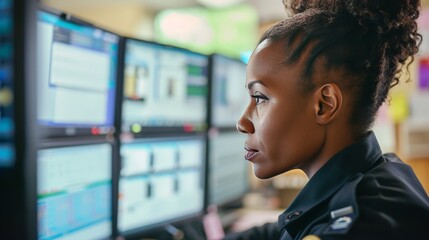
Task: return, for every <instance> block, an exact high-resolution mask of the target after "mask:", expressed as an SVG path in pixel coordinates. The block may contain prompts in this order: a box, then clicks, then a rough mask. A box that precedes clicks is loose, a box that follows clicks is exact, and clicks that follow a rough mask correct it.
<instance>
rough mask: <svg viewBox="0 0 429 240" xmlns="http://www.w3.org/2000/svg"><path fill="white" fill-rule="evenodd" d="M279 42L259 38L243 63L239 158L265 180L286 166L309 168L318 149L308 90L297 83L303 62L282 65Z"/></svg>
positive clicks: (319, 135)
mask: <svg viewBox="0 0 429 240" xmlns="http://www.w3.org/2000/svg"><path fill="white" fill-rule="evenodd" d="M284 51H285V50H284V44H283V43H282V42H273V43H270V42H269V41H264V42H262V43H261V44H260V45H259V46H258V47H257V48H256V49H255V51H254V52H253V55H252V57H251V59H250V61H249V64H248V67H247V78H246V89H247V91H248V92H249V95H250V96H251V100H250V102H249V104H248V106H247V108H246V110H245V112H244V113H243V115H242V117H241V118H240V119H239V121H238V123H237V128H238V129H239V131H241V132H244V133H246V134H247V140H246V143H245V149H246V155H245V158H246V159H247V160H249V161H250V162H252V163H253V168H254V172H255V175H256V176H257V177H258V178H262V179H266V178H270V177H273V176H275V175H278V174H280V173H284V172H286V171H289V170H291V169H295V168H301V169H303V170H304V171H305V169H307V168H309V167H310V166H311V164H312V162H313V160H314V159H315V158H316V157H317V156H318V155H319V154H320V151H321V149H323V139H324V131H323V130H322V126H320V125H318V124H317V122H316V117H315V115H316V113H315V110H314V103H313V102H314V101H313V97H312V94H311V93H308V94H304V93H303V91H302V89H301V88H300V87H299V83H300V82H301V81H303V79H302V76H301V73H302V69H303V67H304V66H303V65H302V64H303V63H302V62H303V61H302V60H299V61H298V62H297V63H296V64H294V65H292V66H288V65H285V64H283V62H284V59H285V53H284Z"/></svg>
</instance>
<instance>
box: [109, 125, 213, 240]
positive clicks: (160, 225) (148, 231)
mask: <svg viewBox="0 0 429 240" xmlns="http://www.w3.org/2000/svg"><path fill="white" fill-rule="evenodd" d="M174 140H179V141H180V140H198V141H201V143H202V147H203V154H202V156H201V157H202V162H201V164H202V165H201V180H202V181H204V182H203V183H201V185H202V187H203V194H202V196H201V197H202V199H201V203H202V206H201V209H199V210H198V211H196V212H195V213H189V214H186V215H183V216H180V217H176V218H172V219H168V220H165V221H161V222H157V223H154V224H151V225H147V226H141V227H137V228H133V229H128V230H125V231H121V230H120V229H119V226H118V224H116V232H117V236H120V237H124V238H126V239H134V238H141V237H154V236H157V235H158V234H159V233H160V232H162V231H164V230H165V227H166V226H169V225H176V226H181V225H183V224H186V223H189V222H192V221H194V220H196V219H201V217H202V216H203V215H204V214H205V213H206V200H207V199H206V198H207V134H206V133H205V132H202V133H201V132H196V133H190V134H189V133H188V134H184V133H179V134H175V133H172V134H169V135H163V136H160V135H150V136H146V137H141V138H127V139H123V138H122V139H121V140H120V143H118V146H119V151H118V152H119V154H120V149H121V146H122V144H130V143H131V144H133V143H144V142H152V141H157V142H166V141H174ZM119 165H122V158H121V157H119ZM117 170H118V173H117V174H118V184H119V182H120V179H121V176H120V171H121V169H120V168H118V169H117ZM119 191H120V189H119V187H118V193H119ZM117 208H119V204H118V206H117ZM116 214H117V219H119V215H118V212H116Z"/></svg>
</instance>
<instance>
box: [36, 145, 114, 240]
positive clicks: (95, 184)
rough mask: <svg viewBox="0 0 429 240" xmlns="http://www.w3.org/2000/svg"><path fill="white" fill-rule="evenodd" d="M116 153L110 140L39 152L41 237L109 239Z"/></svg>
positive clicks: (39, 233)
mask: <svg viewBox="0 0 429 240" xmlns="http://www.w3.org/2000/svg"><path fill="white" fill-rule="evenodd" d="M112 155H113V154H112V147H111V145H110V144H109V143H100V144H89V145H79V146H64V147H55V148H46V149H40V150H39V151H38V161H37V162H38V166H37V175H38V177H37V209H38V238H39V239H63V240H64V239H88V240H89V239H109V237H110V236H111V234H112V225H111V216H112V210H111V204H112V197H111V196H112V195H111V191H112V167H111V166H112Z"/></svg>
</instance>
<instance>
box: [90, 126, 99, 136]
mask: <svg viewBox="0 0 429 240" xmlns="http://www.w3.org/2000/svg"><path fill="white" fill-rule="evenodd" d="M91 133H92V135H98V134H100V129H98V128H95V127H94V128H91Z"/></svg>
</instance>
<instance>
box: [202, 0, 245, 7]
mask: <svg viewBox="0 0 429 240" xmlns="http://www.w3.org/2000/svg"><path fill="white" fill-rule="evenodd" d="M196 1H197V2H199V3H200V4H201V5H203V6H206V7H213V8H223V7H229V6H232V5H234V4H237V3H241V2H244V1H245V0H196Z"/></svg>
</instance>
